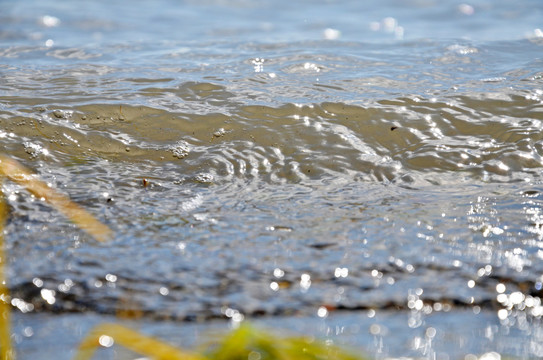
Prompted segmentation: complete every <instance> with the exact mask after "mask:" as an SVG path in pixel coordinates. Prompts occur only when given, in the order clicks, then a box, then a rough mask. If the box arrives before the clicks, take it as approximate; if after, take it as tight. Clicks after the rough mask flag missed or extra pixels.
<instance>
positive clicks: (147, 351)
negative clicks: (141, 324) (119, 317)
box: [74, 323, 205, 360]
mask: <svg viewBox="0 0 543 360" xmlns="http://www.w3.org/2000/svg"><path fill="white" fill-rule="evenodd" d="M114 343H119V344H120V345H123V346H124V347H126V348H127V349H130V350H132V351H134V352H137V353H139V354H142V355H147V356H150V357H151V358H153V359H157V360H204V359H205V358H204V357H203V356H200V355H198V354H192V353H189V352H186V351H183V350H180V349H178V348H176V347H174V346H172V345H169V344H166V343H164V342H162V341H160V340H157V339H154V338H152V337H149V336H145V335H142V334H140V333H139V332H137V331H134V330H132V329H129V328H127V327H124V326H121V325H117V324H110V323H105V324H100V325H97V326H96V327H94V328H93V329H92V330H91V331H90V332H89V334H88V335H87V336H86V337H85V338H84V339H83V341H82V342H81V343H80V345H79V349H78V352H77V353H76V355H75V357H74V360H90V359H92V356H93V355H94V352H95V351H96V349H97V348H98V347H101V346H105V347H110V346H112V345H113V344H114Z"/></svg>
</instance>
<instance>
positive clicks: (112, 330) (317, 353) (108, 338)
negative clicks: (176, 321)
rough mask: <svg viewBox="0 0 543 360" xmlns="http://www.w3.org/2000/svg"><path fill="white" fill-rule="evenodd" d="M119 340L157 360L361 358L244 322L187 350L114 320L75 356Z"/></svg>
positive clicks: (82, 359) (81, 358) (83, 357)
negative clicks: (191, 349)
mask: <svg viewBox="0 0 543 360" xmlns="http://www.w3.org/2000/svg"><path fill="white" fill-rule="evenodd" d="M115 342H116V343H119V344H120V345H123V346H124V347H126V348H127V349H130V350H132V351H135V352H137V353H139V354H142V355H146V356H150V357H151V358H152V359H157V360H170V359H171V360H176V359H184V360H211V359H213V360H242V359H243V360H247V359H259V360H325V359H327V360H362V359H363V357H360V356H357V355H353V354H351V353H349V352H347V351H345V350H343V349H340V348H339V347H337V346H333V345H327V344H325V343H323V342H320V341H316V340H314V339H312V338H305V337H278V336H274V335H272V334H271V333H270V332H266V331H263V330H259V329H257V328H255V327H253V326H251V325H249V324H243V325H241V326H240V327H239V328H238V329H236V330H233V331H232V332H230V333H229V334H227V335H225V336H222V337H219V338H218V339H217V340H215V341H211V342H208V343H207V344H204V346H203V348H201V349H199V352H187V351H185V350H181V349H179V348H176V347H174V346H172V345H169V344H166V343H164V342H162V341H160V340H157V339H155V338H152V337H149V336H146V335H142V334H140V333H139V332H137V331H134V330H132V329H129V328H127V327H124V326H121V325H117V324H101V325H97V326H96V327H95V328H94V329H92V330H91V331H90V333H89V334H88V335H87V336H86V337H85V339H84V340H83V341H82V342H81V344H80V346H79V350H78V352H77V354H76V355H75V357H74V360H90V359H92V356H93V355H94V353H95V351H96V349H97V348H99V347H101V346H105V347H110V346H112V345H113V344H114V343H115Z"/></svg>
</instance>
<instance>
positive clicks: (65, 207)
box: [0, 154, 111, 241]
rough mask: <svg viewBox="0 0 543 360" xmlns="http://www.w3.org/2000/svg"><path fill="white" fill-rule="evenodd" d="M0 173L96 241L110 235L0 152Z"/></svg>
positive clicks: (28, 171)
mask: <svg viewBox="0 0 543 360" xmlns="http://www.w3.org/2000/svg"><path fill="white" fill-rule="evenodd" d="M0 175H3V176H5V177H6V178H8V179H9V180H12V181H14V182H16V183H18V184H19V185H21V186H23V187H24V188H25V189H26V190H27V191H28V192H30V193H31V194H32V195H34V196H35V197H37V198H38V199H43V200H44V201H46V202H47V203H49V204H50V205H51V206H53V207H54V208H55V209H56V210H57V211H59V212H60V213H62V214H63V215H64V216H66V217H67V218H68V219H70V221H72V222H73V223H74V224H75V225H77V227H79V228H80V229H82V230H85V231H86V232H87V233H89V234H90V235H91V236H92V237H94V238H95V239H96V240H98V241H106V240H107V239H109V238H110V237H111V230H110V229H109V227H107V226H106V225H104V224H102V223H101V222H100V221H98V220H96V218H95V217H94V216H92V215H91V214H90V213H88V212H87V211H86V210H84V209H83V208H82V207H80V206H79V205H77V204H76V203H74V202H73V201H71V200H70V199H69V198H68V197H67V196H65V195H62V194H61V193H59V192H57V191H55V190H54V189H52V188H51V187H50V186H48V185H47V184H46V183H44V182H43V181H41V180H38V179H37V177H36V175H35V174H33V173H32V172H31V171H30V170H29V169H27V168H26V167H24V166H23V165H21V164H20V163H19V162H17V161H15V160H13V159H11V158H9V157H7V156H5V155H1V154H0Z"/></svg>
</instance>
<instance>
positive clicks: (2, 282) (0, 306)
mask: <svg viewBox="0 0 543 360" xmlns="http://www.w3.org/2000/svg"><path fill="white" fill-rule="evenodd" d="M2 180H3V176H2V175H1V174H0V187H1V186H2V184H3V181H2ZM7 214H8V208H7V205H6V200H5V198H4V193H3V192H2V191H1V189H0V359H1V360H8V359H13V358H14V353H13V349H12V347H11V331H10V324H11V312H10V310H11V309H10V296H9V290H8V285H7V282H6V272H5V270H4V269H5V267H6V256H5V251H4V226H5V223H6V218H7Z"/></svg>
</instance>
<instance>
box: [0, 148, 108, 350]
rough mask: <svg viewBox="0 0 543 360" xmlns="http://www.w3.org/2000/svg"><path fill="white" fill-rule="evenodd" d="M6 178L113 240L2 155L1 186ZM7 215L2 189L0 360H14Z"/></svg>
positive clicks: (96, 223) (80, 224) (79, 224)
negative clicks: (7, 253) (5, 243)
mask: <svg viewBox="0 0 543 360" xmlns="http://www.w3.org/2000/svg"><path fill="white" fill-rule="evenodd" d="M4 179H9V180H11V181H13V182H15V183H18V184H19V185H21V186H23V187H24V188H25V189H26V190H27V191H28V192H29V193H31V194H32V195H34V196H35V197H37V198H38V199H43V200H44V201H46V202H47V203H49V204H50V205H51V206H53V207H54V208H55V209H56V210H57V211H59V212H61V213H62V214H64V215H65V216H66V217H67V218H68V219H70V220H71V221H72V222H73V223H74V224H75V225H76V226H77V227H79V228H80V229H82V230H85V231H86V232H87V233H89V234H90V235H91V236H92V237H94V238H95V239H96V240H98V241H105V240H107V239H109V238H110V237H111V234H112V232H111V230H110V229H109V227H107V226H106V225H104V224H102V223H101V222H100V221H98V220H96V218H94V216H92V215H91V214H90V213H88V212H87V211H86V210H84V209H83V208H82V207H80V206H79V205H77V204H76V203H74V202H73V201H71V200H70V199H69V198H68V197H67V196H65V195H62V194H61V193H59V192H57V191H55V190H54V189H52V188H51V187H50V186H48V185H47V184H46V183H44V182H43V181H41V180H39V179H37V177H36V176H35V174H33V173H32V172H31V171H30V170H29V169H27V168H26V167H24V166H23V165H21V164H19V162H17V161H15V160H13V159H11V158H10V157H8V156H6V155H2V154H0V187H1V186H2V184H3V182H4ZM7 216H8V208H7V205H6V201H5V196H4V193H3V191H1V188H0V359H1V360H8V359H14V358H15V352H14V350H13V347H12V344H11V330H10V326H11V311H10V310H11V297H10V295H9V289H8V285H7V279H6V272H5V267H6V265H7V261H6V254H5V250H4V232H5V231H4V230H5V229H4V227H5V222H6V219H7Z"/></svg>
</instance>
